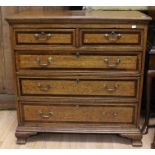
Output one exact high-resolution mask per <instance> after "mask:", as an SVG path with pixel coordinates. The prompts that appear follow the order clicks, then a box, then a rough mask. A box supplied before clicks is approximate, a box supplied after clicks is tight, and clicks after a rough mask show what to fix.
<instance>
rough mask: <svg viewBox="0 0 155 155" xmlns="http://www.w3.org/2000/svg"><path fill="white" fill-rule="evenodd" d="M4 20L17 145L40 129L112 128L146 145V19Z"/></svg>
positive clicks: (125, 14)
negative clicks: (142, 127) (8, 34)
mask: <svg viewBox="0 0 155 155" xmlns="http://www.w3.org/2000/svg"><path fill="white" fill-rule="evenodd" d="M7 20H8V22H9V23H10V28H11V39H12V47H13V50H12V51H13V52H12V53H13V60H14V66H15V77H16V86H17V113H18V127H17V130H16V137H17V143H25V142H26V138H28V137H29V136H30V135H33V134H36V133H38V132H53V133H54V132H60V133H64V132H65V133H98V134H99V133H100V134H101V133H115V134H119V135H121V136H124V137H127V138H130V139H131V140H132V142H133V145H141V138H142V135H141V132H140V129H139V118H140V107H141V97H142V87H143V73H144V62H145V53H146V39H147V23H148V21H149V20H150V18H149V17H148V16H146V15H144V14H142V13H140V12H137V11H58V12H57V11H55V12H25V13H20V14H17V15H13V16H11V17H8V18H7Z"/></svg>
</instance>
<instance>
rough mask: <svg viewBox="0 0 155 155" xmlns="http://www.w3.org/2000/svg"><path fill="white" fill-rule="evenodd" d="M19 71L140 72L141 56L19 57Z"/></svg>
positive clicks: (79, 54)
mask: <svg viewBox="0 0 155 155" xmlns="http://www.w3.org/2000/svg"><path fill="white" fill-rule="evenodd" d="M16 58H17V59H16V64H17V67H18V69H44V68H46V69H102V70H108V69H113V70H116V71H117V70H118V71H119V70H121V71H139V69H140V63H141V56H140V55H121V54H120V55H119V54H118V55H114V54H111V55H110V54H105V55H95V54H83V53H79V52H77V53H74V54H70V55H69V54H68V55H65V54H61V55H60V54H52V55H24V54H21V55H17V57H16Z"/></svg>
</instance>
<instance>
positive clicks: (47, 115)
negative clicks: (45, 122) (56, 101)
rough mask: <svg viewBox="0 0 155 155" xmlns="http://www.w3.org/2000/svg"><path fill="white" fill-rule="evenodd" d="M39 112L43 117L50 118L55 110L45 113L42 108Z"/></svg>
mask: <svg viewBox="0 0 155 155" xmlns="http://www.w3.org/2000/svg"><path fill="white" fill-rule="evenodd" d="M38 114H39V116H40V117H41V118H43V119H49V118H50V117H52V116H53V112H48V113H47V114H44V113H43V112H42V111H41V110H39V111H38Z"/></svg>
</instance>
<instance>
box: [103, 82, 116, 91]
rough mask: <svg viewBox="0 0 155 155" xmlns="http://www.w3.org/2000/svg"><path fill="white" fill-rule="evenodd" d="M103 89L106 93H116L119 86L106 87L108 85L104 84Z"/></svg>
mask: <svg viewBox="0 0 155 155" xmlns="http://www.w3.org/2000/svg"><path fill="white" fill-rule="evenodd" d="M104 88H105V90H107V91H108V92H114V91H116V90H117V89H118V88H119V85H118V84H115V85H113V86H108V85H106V84H104Z"/></svg>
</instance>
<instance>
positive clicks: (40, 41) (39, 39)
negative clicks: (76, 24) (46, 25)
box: [15, 29, 75, 46]
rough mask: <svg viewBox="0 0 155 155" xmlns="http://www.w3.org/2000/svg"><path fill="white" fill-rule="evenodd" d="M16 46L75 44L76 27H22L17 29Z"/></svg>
mask: <svg viewBox="0 0 155 155" xmlns="http://www.w3.org/2000/svg"><path fill="white" fill-rule="evenodd" d="M15 41H16V43H15V44H16V46H19V45H31V46H32V45H35V46H36V45H53V46H55V45H58V46H65V45H69V46H74V45H75V30H74V29H20V30H16V31H15Z"/></svg>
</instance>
